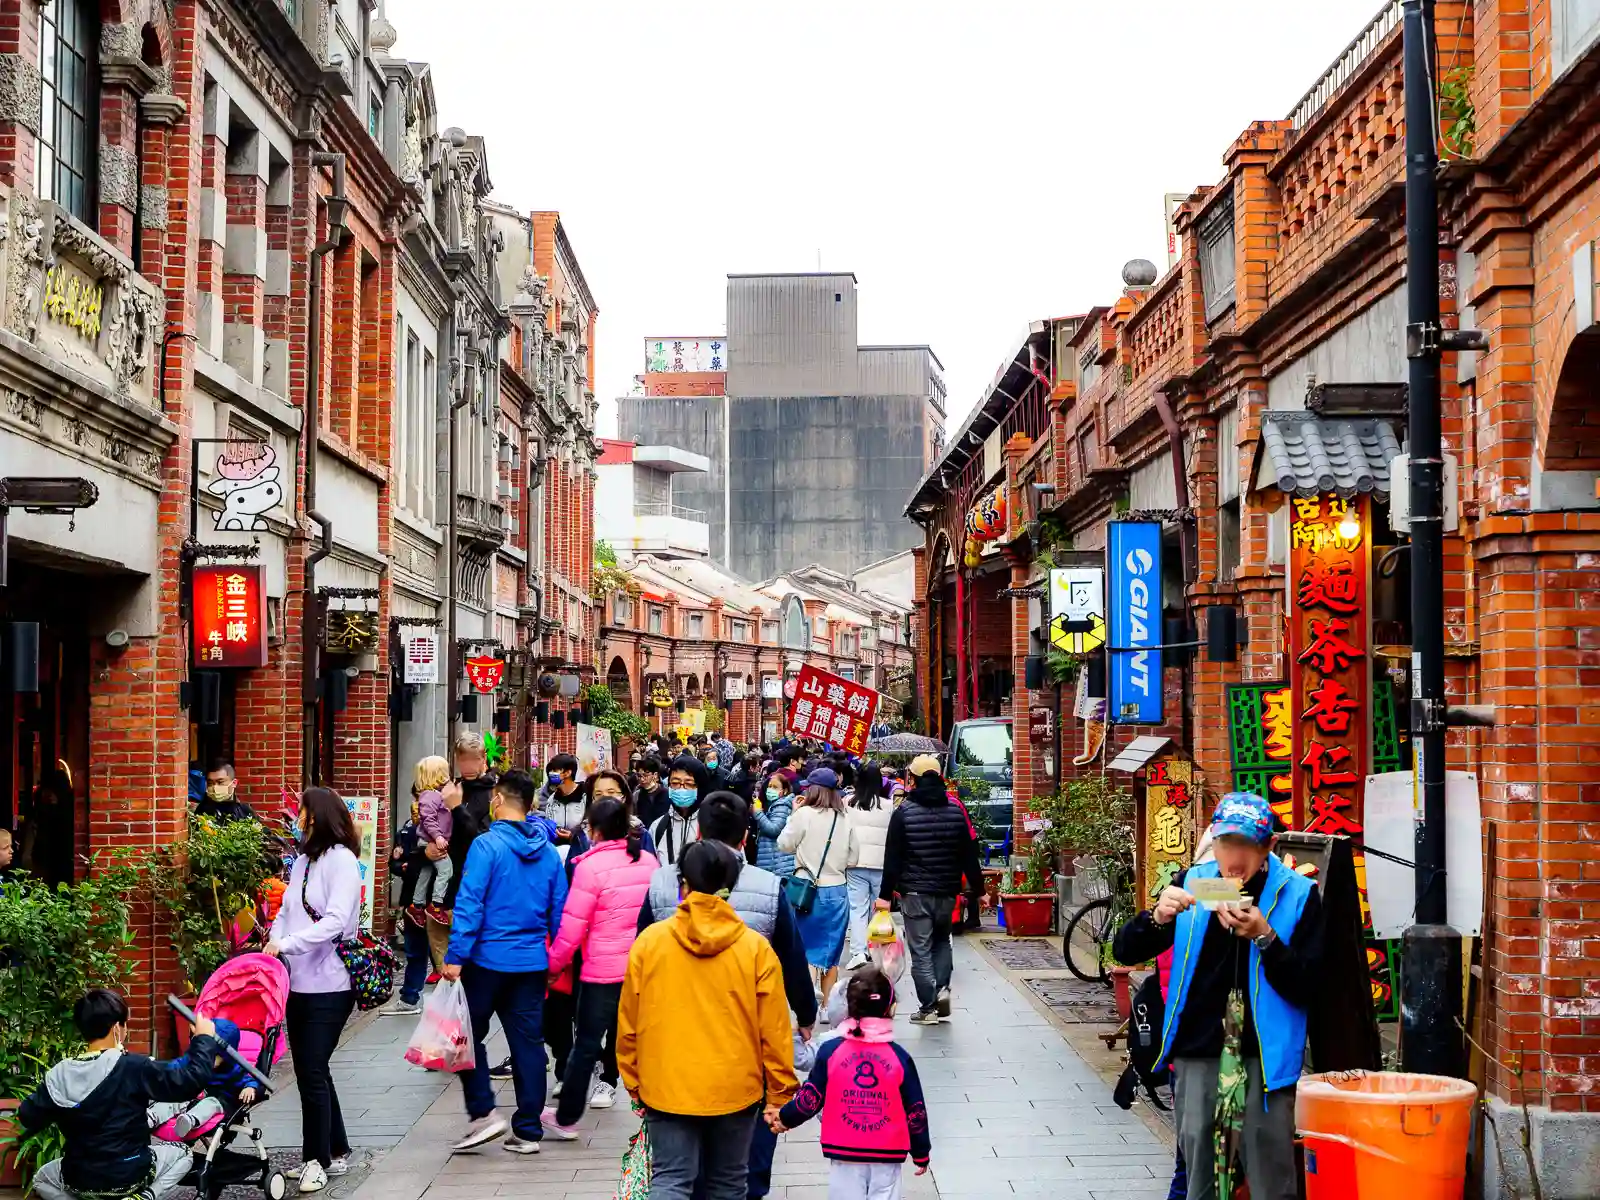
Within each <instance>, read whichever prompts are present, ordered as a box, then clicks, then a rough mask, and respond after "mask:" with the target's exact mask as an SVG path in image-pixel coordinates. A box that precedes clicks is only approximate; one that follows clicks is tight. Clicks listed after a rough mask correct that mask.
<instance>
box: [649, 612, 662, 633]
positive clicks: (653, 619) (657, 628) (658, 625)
mask: <svg viewBox="0 0 1600 1200" xmlns="http://www.w3.org/2000/svg"><path fill="white" fill-rule="evenodd" d="M665 623H666V618H665V617H664V616H663V614H662V612H661V610H660V609H659V608H654V607H652V608H651V609H650V632H651V633H660V632H661V629H662V626H663V625H664V624H665Z"/></svg>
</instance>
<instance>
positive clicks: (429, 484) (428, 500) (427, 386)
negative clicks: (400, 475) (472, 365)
mask: <svg viewBox="0 0 1600 1200" xmlns="http://www.w3.org/2000/svg"><path fill="white" fill-rule="evenodd" d="M418 388H419V389H420V392H421V398H420V401H419V403H418V404H417V451H418V461H419V462H420V463H421V464H422V466H421V468H420V470H421V475H422V478H421V479H420V480H419V481H418V483H419V486H420V488H421V493H422V500H421V505H420V507H419V509H418V515H419V516H423V517H426V518H428V520H430V521H437V520H438V516H439V514H438V513H436V512H434V497H435V496H436V495H437V483H436V480H435V477H434V472H433V464H434V462H435V461H436V460H437V459H438V455H437V454H436V453H435V451H434V446H433V439H434V429H433V397H434V389H435V383H434V374H433V351H432V350H424V351H423V352H422V379H421V380H420V381H419V383H418ZM450 503H451V504H454V503H455V501H454V500H453V499H452V500H451V501H450Z"/></svg>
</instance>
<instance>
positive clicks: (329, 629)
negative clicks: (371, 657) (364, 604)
mask: <svg viewBox="0 0 1600 1200" xmlns="http://www.w3.org/2000/svg"><path fill="white" fill-rule="evenodd" d="M322 645H323V648H324V649H326V650H327V651H328V652H329V653H331V654H376V653H377V651H378V614H377V613H375V612H368V611H366V610H365V609H361V608H334V609H329V610H328V620H327V625H326V627H325V628H324V629H323V631H322Z"/></svg>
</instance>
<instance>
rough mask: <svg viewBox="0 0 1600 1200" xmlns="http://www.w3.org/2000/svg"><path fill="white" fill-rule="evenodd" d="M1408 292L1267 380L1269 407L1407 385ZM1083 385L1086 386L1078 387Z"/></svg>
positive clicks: (1392, 296) (1387, 299)
mask: <svg viewBox="0 0 1600 1200" xmlns="http://www.w3.org/2000/svg"><path fill="white" fill-rule="evenodd" d="M1407 371H1408V367H1407V364H1406V289H1405V287H1404V286H1401V287H1398V288H1396V289H1395V290H1394V291H1392V292H1389V293H1387V294H1386V295H1384V296H1383V297H1382V298H1381V299H1379V300H1378V301H1377V302H1376V303H1375V304H1373V305H1371V306H1370V307H1368V308H1367V309H1365V310H1364V311H1362V312H1361V313H1359V314H1357V315H1356V316H1355V317H1353V318H1351V319H1350V320H1349V321H1346V322H1345V323H1344V324H1343V325H1341V326H1339V328H1338V329H1336V330H1335V331H1334V332H1333V333H1332V334H1331V335H1330V336H1328V337H1326V338H1324V339H1323V340H1322V341H1320V342H1318V343H1317V344H1316V345H1315V346H1313V347H1312V348H1311V349H1310V350H1308V351H1307V352H1306V353H1305V354H1303V355H1301V356H1300V357H1299V358H1297V359H1295V360H1294V361H1293V362H1290V363H1288V364H1287V365H1285V366H1284V367H1282V368H1280V369H1279V371H1278V372H1277V374H1275V375H1273V376H1272V378H1271V379H1269V380H1267V407H1268V408H1274V409H1287V410H1290V411H1295V410H1299V409H1304V408H1305V406H1306V383H1307V382H1308V381H1309V380H1310V379H1312V378H1313V377H1315V379H1316V381H1317V382H1318V383H1404V382H1405V381H1406V375H1407ZM1079 386H1080V387H1081V386H1083V385H1082V384H1080V385H1079Z"/></svg>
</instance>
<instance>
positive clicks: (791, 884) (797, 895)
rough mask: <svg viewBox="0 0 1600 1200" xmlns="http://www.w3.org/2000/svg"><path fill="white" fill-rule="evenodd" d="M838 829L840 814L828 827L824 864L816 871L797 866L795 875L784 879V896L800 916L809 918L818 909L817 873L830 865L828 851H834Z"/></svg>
mask: <svg viewBox="0 0 1600 1200" xmlns="http://www.w3.org/2000/svg"><path fill="white" fill-rule="evenodd" d="M789 819H790V820H791V821H792V820H794V817H792V816H791V817H790V818H789ZM838 827H839V814H838V813H834V814H833V822H832V823H831V824H830V825H829V826H828V844H827V845H825V846H823V848H822V863H821V865H820V866H818V868H817V870H816V871H813V870H811V869H810V868H809V867H802V866H798V865H797V866H796V867H795V870H794V874H793V875H785V876H784V877H783V894H784V895H785V896H787V897H789V903H790V904H792V905H793V906H794V911H795V912H796V913H797V914H798V915H799V916H802V917H804V916H809V915H810V913H811V910H812V909H813V908H815V907H816V904H817V872H818V871H821V870H823V869H825V868H826V867H827V865H828V851H829V850H831V849H833V833H834V830H836V829H837V828H838ZM796 849H798V847H797V848H796ZM799 861H800V857H799V855H798V854H796V856H795V862H796V864H798V863H799ZM802 871H804V872H805V874H804V875H802V874H800V872H802Z"/></svg>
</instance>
